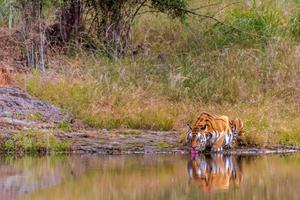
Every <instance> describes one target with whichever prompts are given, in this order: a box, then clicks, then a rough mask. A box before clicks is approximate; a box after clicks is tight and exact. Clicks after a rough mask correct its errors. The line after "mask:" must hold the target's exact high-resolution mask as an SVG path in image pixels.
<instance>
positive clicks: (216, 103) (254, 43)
mask: <svg viewBox="0 0 300 200" xmlns="http://www.w3.org/2000/svg"><path fill="white" fill-rule="evenodd" d="M201 2H202V1H201ZM207 2H208V1H207ZM247 2H248V1H245V2H241V3H239V4H234V5H232V6H230V7H228V8H226V9H223V10H221V8H222V7H224V5H227V4H228V3H230V1H228V2H225V3H223V4H218V5H217V6H214V7H209V8H207V9H206V10H205V11H203V12H205V13H206V14H210V15H212V14H213V13H215V12H216V10H221V11H219V12H218V14H216V17H217V18H218V19H219V20H222V21H224V22H225V23H226V24H227V25H221V24H219V23H216V22H215V21H213V20H212V21H209V20H207V19H205V20H199V18H195V17H190V18H189V19H188V21H187V22H188V23H187V24H188V25H186V24H182V23H181V22H177V21H171V20H170V19H168V18H166V17H165V16H161V15H154V14H151V13H150V14H146V15H143V16H142V17H140V18H139V19H138V20H137V22H136V24H135V27H134V32H133V33H134V35H133V38H134V44H136V45H138V44H140V45H142V46H143V48H142V49H141V50H140V52H139V54H138V55H128V56H126V57H125V58H122V59H120V60H119V61H118V62H117V63H115V62H113V61H112V60H109V59H107V58H105V57H103V56H102V55H101V54H100V53H97V52H94V53H90V52H88V53H87V52H84V51H76V52H74V51H73V50H72V51H71V50H70V51H69V56H60V55H53V56H52V57H51V58H50V59H49V69H48V70H47V71H46V72H43V73H42V72H38V71H33V73H32V74H26V75H24V74H23V75H18V76H17V82H18V84H19V85H20V86H22V87H24V88H26V89H27V90H28V91H29V92H30V93H31V94H32V95H34V96H36V97H38V98H40V99H42V100H44V101H46V102H50V103H53V104H55V105H58V106H60V107H62V108H63V109H64V110H66V111H69V112H71V113H72V114H73V115H74V116H76V117H78V118H79V119H81V120H83V122H84V124H85V125H86V126H87V127H96V128H120V127H124V128H138V129H155V130H171V129H175V130H179V131H181V132H184V131H185V129H186V127H185V124H186V122H190V121H192V120H193V119H195V117H196V116H197V114H199V113H200V112H202V111H209V112H213V113H216V114H225V115H228V116H230V117H239V118H241V119H242V120H243V121H244V122H245V130H246V142H247V143H248V144H252V145H262V146H263V145H270V144H288V145H300V127H299V124H300V67H299V66H300V59H299V56H300V46H299V42H298V41H299V39H300V37H299V35H300V34H299V32H300V31H299V30H300V23H299V21H300V20H299V13H300V8H299V7H298V4H297V2H296V1H295V2H293V1H289V2H288V3H280V2H281V1H264V3H260V4H259V3H257V4H255V5H254V4H253V3H247ZM254 2H255V1H254ZM208 3H209V2H208ZM197 4H199V3H197V2H196V1H194V2H192V5H193V6H195V7H196V6H197ZM145 30H146V31H145Z"/></svg>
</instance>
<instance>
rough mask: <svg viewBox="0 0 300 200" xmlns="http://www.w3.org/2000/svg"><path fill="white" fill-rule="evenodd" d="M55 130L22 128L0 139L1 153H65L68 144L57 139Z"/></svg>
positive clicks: (68, 148) (67, 149)
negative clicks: (8, 136)
mask: <svg viewBox="0 0 300 200" xmlns="http://www.w3.org/2000/svg"><path fill="white" fill-rule="evenodd" d="M54 131H55V130H44V131H42V130H39V129H29V130H22V131H20V132H18V133H16V134H14V135H13V136H12V137H10V138H5V139H2V141H1V143H0V152H1V154H7V155H10V154H11V155H25V154H26V155H46V154H60V153H64V154H65V153H67V152H68V151H69V150H70V144H69V143H68V142H67V141H62V140H60V139H58V138H57V137H56V136H55V134H54Z"/></svg>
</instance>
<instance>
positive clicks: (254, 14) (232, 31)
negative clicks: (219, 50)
mask: <svg viewBox="0 0 300 200" xmlns="http://www.w3.org/2000/svg"><path fill="white" fill-rule="evenodd" d="M225 23H226V24H227V25H221V24H216V25H215V26H216V29H217V35H218V36H217V40H216V44H217V46H230V45H235V44H239V45H241V46H245V47H253V46H255V45H265V44H267V42H268V40H269V39H270V38H272V37H273V36H275V35H276V32H277V30H278V26H279V24H280V14H279V12H278V11H276V10H273V9H263V10H262V11H259V10H258V9H257V8H256V9H254V8H252V9H250V10H241V9H237V10H234V11H232V12H231V13H229V14H228V15H227V16H226V17H225Z"/></svg>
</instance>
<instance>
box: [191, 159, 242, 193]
mask: <svg viewBox="0 0 300 200" xmlns="http://www.w3.org/2000/svg"><path fill="white" fill-rule="evenodd" d="M242 164H243V163H242V160H241V159H240V157H235V156H228V155H224V156H223V155H222V154H217V155H216V154H212V155H200V156H197V157H196V158H194V159H190V160H189V161H188V164H187V171H188V176H189V183H193V184H195V185H197V186H198V188H199V189H200V190H201V191H203V192H207V193H211V192H215V191H218V190H227V189H228V188H229V187H230V184H234V185H236V186H239V185H240V184H241V182H242V181H243V165H242Z"/></svg>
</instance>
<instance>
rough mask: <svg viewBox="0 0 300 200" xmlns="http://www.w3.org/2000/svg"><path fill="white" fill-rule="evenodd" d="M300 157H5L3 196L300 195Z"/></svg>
mask: <svg viewBox="0 0 300 200" xmlns="http://www.w3.org/2000/svg"><path fill="white" fill-rule="evenodd" d="M299 170H300V155H297V154H292V155H285V156H283V155H281V156H275V155H272V156H252V157H237V156H231V157H230V156H199V157H197V158H195V159H194V160H191V159H189V156H188V155H184V156H179V155H151V156H150V155H139V156H136V155H131V156H69V157H40V158H39V157H24V158H19V159H14V158H9V157H6V158H1V164H0V199H60V200H64V199H65V200H74V199H88V200H91V199H101V200H102V199H118V200H119V199H155V200H159V199H216V200H218V199H251V200H253V199H272V200H273V199H300V194H299V188H300V173H299Z"/></svg>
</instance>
